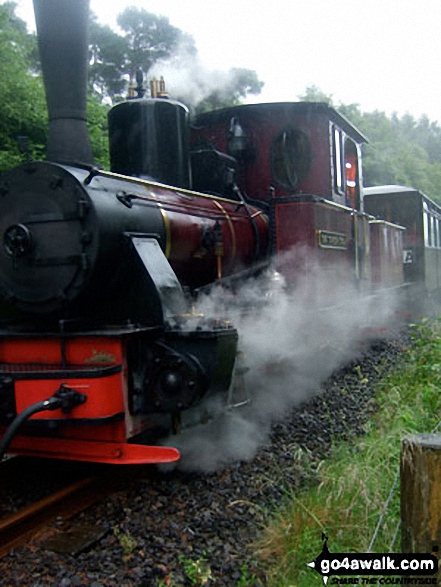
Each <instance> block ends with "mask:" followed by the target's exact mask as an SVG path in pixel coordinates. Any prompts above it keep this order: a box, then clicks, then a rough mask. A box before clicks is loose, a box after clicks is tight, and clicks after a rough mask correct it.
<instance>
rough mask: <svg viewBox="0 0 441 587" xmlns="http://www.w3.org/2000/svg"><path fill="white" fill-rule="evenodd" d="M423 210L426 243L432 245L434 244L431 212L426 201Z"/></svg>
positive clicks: (427, 245)
mask: <svg viewBox="0 0 441 587" xmlns="http://www.w3.org/2000/svg"><path fill="white" fill-rule="evenodd" d="M423 211H424V212H423V229H424V245H425V246H426V247H430V246H431V245H432V239H431V238H430V228H431V227H430V214H429V207H428V205H427V204H426V202H424V203H423Z"/></svg>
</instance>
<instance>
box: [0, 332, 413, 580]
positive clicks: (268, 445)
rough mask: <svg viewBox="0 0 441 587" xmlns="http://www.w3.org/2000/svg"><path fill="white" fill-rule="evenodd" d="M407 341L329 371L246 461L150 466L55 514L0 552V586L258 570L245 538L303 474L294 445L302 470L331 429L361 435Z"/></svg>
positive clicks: (228, 575) (318, 454) (322, 449)
mask: <svg viewBox="0 0 441 587" xmlns="http://www.w3.org/2000/svg"><path fill="white" fill-rule="evenodd" d="M406 342H407V341H406V338H405V335H402V336H398V337H396V338H395V339H394V340H389V341H385V342H380V343H376V344H375V345H373V346H372V347H371V348H370V349H369V350H368V351H365V352H364V353H363V355H362V356H361V357H360V358H359V359H358V360H357V361H354V362H352V363H351V364H350V365H349V366H347V367H345V368H344V369H341V370H340V371H339V372H338V373H335V374H334V375H333V376H332V377H331V378H329V379H328V380H327V382H326V383H325V385H324V390H323V392H322V393H321V394H320V395H319V396H316V397H315V398H314V399H312V400H311V401H309V402H307V403H304V404H303V405H302V406H300V407H297V408H296V409H294V410H293V411H292V413H290V414H289V415H288V416H286V417H285V418H284V419H283V420H282V421H279V422H278V423H275V424H273V426H272V428H271V432H270V434H269V436H268V437H267V438H266V440H265V441H264V444H263V445H262V446H261V447H260V448H259V450H258V451H257V453H256V455H255V456H254V458H253V459H252V460H250V461H248V462H235V463H232V464H229V465H226V466H224V467H222V468H221V469H220V470H217V471H215V472H210V473H204V472H194V471H180V470H173V471H170V472H163V471H158V470H156V469H154V468H149V469H148V472H149V474H148V475H144V476H143V478H134V479H132V480H127V481H126V482H125V485H124V486H123V488H122V490H121V491H120V492H118V493H116V494H114V495H112V496H111V497H110V498H107V499H106V500H105V501H103V502H102V503H100V504H98V505H96V506H94V507H92V508H89V510H87V511H85V512H83V513H82V514H80V515H79V516H77V517H76V518H75V519H74V520H71V521H69V522H62V521H60V520H59V521H58V522H56V523H55V524H54V527H53V528H50V529H48V530H47V531H45V532H43V533H42V534H40V535H39V536H38V537H37V538H36V539H35V540H33V541H32V542H31V543H30V544H28V545H27V546H26V547H21V548H19V549H17V550H15V551H12V552H11V553H10V554H9V555H8V556H6V557H5V558H4V559H3V560H2V561H0V585H5V586H8V587H9V586H11V587H12V586H16V585H17V586H22V587H23V586H26V587H27V586H29V587H46V586H48V585H56V586H60V587H70V586H75V585H78V586H86V585H87V586H91V587H107V586H108V587H113V586H118V587H125V586H127V587H129V586H130V587H131V586H133V587H135V586H136V587H154V586H155V585H172V586H175V585H176V586H177V585H191V584H204V583H203V577H204V576H205V578H206V579H207V582H206V583H205V584H207V585H216V586H217V585H219V586H224V585H226V586H235V585H238V584H240V581H241V578H243V577H244V576H247V575H248V577H250V576H253V575H254V576H255V577H260V576H261V575H260V573H259V568H258V562H257V561H255V560H254V559H253V554H252V548H251V547H250V545H252V543H253V541H254V540H256V538H257V537H258V536H259V532H260V530H261V528H262V525H263V524H264V523H265V520H266V519H267V516H268V514H269V512H270V511H271V508H274V506H276V505H277V504H280V503H281V500H282V499H283V496H284V492H285V490H286V488H287V487H289V488H290V489H293V488H294V489H295V488H296V487H298V486H299V485H300V484H301V483H302V482H304V481H305V475H304V471H303V469H302V466H301V460H299V458H298V455H299V447H302V448H304V449H307V450H306V451H304V452H303V454H304V455H305V454H306V455H308V457H307V458H308V459H310V460H311V463H312V466H310V467H308V475H310V474H311V470H314V463H318V462H319V461H320V460H321V459H323V458H326V456H327V455H328V454H329V450H330V447H331V443H332V442H335V438H338V439H347V438H349V437H351V436H353V435H359V434H363V431H364V426H365V423H366V421H367V419H368V418H369V417H370V416H371V415H372V413H373V411H374V410H375V398H374V397H373V384H374V383H375V382H376V381H378V379H379V378H381V376H382V375H383V374H384V373H385V372H387V370H388V369H389V367H390V366H391V365H393V364H395V362H396V361H397V360H398V358H399V356H400V354H401V353H402V352H403V348H404V347H405V344H406ZM69 532H70V533H69ZM75 532H76V533H77V534H79V535H80V539H79V540H78V541H77V543H75V540H74V537H75V536H74V535H75ZM88 532H89V533H90V535H88ZM66 537H67V538H68V539H69V538H70V539H71V542H70V543H69V540H68V541H67V546H66V543H64V546H63V542H62V540H61V539H62V538H66ZM60 544H61V546H60ZM69 544H70V545H69ZM245 569H246V570H245ZM192 573H193V574H196V575H197V576H198V577H199V581H200V582H199V583H196V582H193V583H192V582H191V576H192ZM208 578H210V579H209V580H208ZM256 584H259V583H257V582H256ZM262 584H264V583H262Z"/></svg>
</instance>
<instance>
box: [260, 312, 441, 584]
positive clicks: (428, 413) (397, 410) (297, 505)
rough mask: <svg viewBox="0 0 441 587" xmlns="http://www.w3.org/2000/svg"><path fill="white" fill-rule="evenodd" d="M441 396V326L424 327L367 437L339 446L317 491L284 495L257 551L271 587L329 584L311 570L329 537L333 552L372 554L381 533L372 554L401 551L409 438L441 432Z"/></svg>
mask: <svg viewBox="0 0 441 587" xmlns="http://www.w3.org/2000/svg"><path fill="white" fill-rule="evenodd" d="M440 389H441V322H440V321H439V320H438V321H428V320H424V321H423V322H422V323H421V324H420V325H418V326H415V327H414V328H413V336H412V344H411V345H410V347H409V349H408V352H407V353H406V354H405V356H404V357H403V360H402V362H401V363H400V365H398V366H397V367H396V369H395V370H394V372H393V373H390V374H389V375H387V376H386V377H385V378H384V379H383V380H382V381H381V383H380V384H379V385H378V386H377V398H378V400H377V401H378V406H379V409H378V413H377V415H376V416H375V417H374V418H372V419H371V420H370V422H369V423H368V424H367V427H366V434H365V435H364V436H363V437H360V438H358V439H356V440H355V441H351V442H350V443H346V444H343V445H342V444H341V443H337V442H336V443H335V448H334V450H333V454H332V455H331V458H329V459H327V460H326V461H323V462H322V463H320V465H319V467H318V475H317V474H316V475H315V478H316V482H315V483H314V485H313V486H311V487H306V488H304V489H303V490H302V491H301V492H300V493H299V492H298V490H296V491H295V492H294V491H293V490H292V489H291V488H290V487H289V486H286V487H285V488H284V489H285V501H284V503H283V504H282V506H281V508H279V509H278V511H277V513H275V514H274V515H273V516H272V520H271V522H270V523H269V525H268V527H267V528H266V529H265V530H264V532H263V536H262V538H261V540H260V541H259V543H258V544H256V545H255V548H256V556H258V557H259V558H260V560H261V562H262V567H263V569H264V573H265V575H266V579H267V580H266V584H267V585H268V586H269V587H297V586H300V587H309V586H311V587H314V586H318V585H322V584H323V583H322V580H321V577H320V576H319V575H318V574H317V573H316V572H314V571H313V570H311V569H310V568H309V567H307V563H308V562H310V561H312V560H314V559H315V558H316V557H317V556H318V554H319V553H320V551H321V548H322V544H323V542H322V533H324V534H326V535H327V536H328V538H329V540H328V546H329V550H330V551H331V552H336V553H337V552H341V553H344V552H353V553H365V552H368V549H369V547H370V545H371V541H372V538H373V537H374V534H377V533H378V535H377V536H376V539H375V542H374V544H373V545H372V549H371V550H372V552H379V553H384V552H399V551H400V532H399V521H400V504H399V479H398V469H399V460H400V447H401V438H402V437H403V435H405V434H409V433H426V432H431V431H432V430H433V429H434V428H435V427H436V426H437V425H438V423H439V421H440V419H441V393H440ZM305 461H306V459H305ZM281 478H282V475H281ZM281 482H282V483H283V481H281ZM394 488H395V489H394ZM380 519H381V520H382V523H381V526H380V527H379V528H378V529H377V524H378V522H379V521H380Z"/></svg>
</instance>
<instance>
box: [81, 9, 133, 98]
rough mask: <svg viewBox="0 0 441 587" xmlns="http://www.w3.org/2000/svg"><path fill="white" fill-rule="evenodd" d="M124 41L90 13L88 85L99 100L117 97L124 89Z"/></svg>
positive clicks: (125, 55) (125, 57)
mask: <svg viewBox="0 0 441 587" xmlns="http://www.w3.org/2000/svg"><path fill="white" fill-rule="evenodd" d="M126 60H127V43H126V40H125V39H124V38H123V37H121V36H120V35H118V34H117V33H115V32H114V31H113V30H112V29H111V28H110V27H109V26H105V25H101V24H99V22H98V21H97V19H96V16H95V15H94V14H93V13H91V19H90V23H89V85H90V88H91V90H92V92H94V93H95V94H96V95H97V96H98V97H99V98H101V100H104V99H105V98H110V99H113V100H116V101H117V100H118V99H119V98H120V97H121V96H122V94H123V93H124V91H125V90H126V86H127V80H126V79H124V77H123V75H122V74H123V73H124V71H125V69H126Z"/></svg>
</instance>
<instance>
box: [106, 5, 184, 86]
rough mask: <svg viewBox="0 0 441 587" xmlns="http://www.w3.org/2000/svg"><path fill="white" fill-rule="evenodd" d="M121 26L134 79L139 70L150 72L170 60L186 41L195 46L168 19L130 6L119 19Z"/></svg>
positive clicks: (130, 70) (127, 65)
mask: <svg viewBox="0 0 441 587" xmlns="http://www.w3.org/2000/svg"><path fill="white" fill-rule="evenodd" d="M117 22H118V25H119V26H120V27H121V29H122V30H123V31H124V32H125V36H124V40H125V42H126V52H127V53H126V59H127V63H126V72H127V73H128V74H129V76H130V79H133V78H134V77H135V73H136V71H137V70H138V69H141V70H142V71H144V72H147V71H148V70H149V69H150V68H151V67H152V65H153V64H154V63H155V62H156V61H158V59H164V58H165V57H169V56H170V55H171V54H172V52H173V51H175V50H177V48H178V46H179V44H180V43H182V42H183V41H184V40H185V43H186V46H187V47H188V46H191V45H192V46H193V47H194V42H193V39H192V38H191V37H190V36H189V35H187V34H185V33H183V32H182V31H181V30H180V29H178V28H176V27H174V26H173V25H171V24H170V22H169V20H168V18H166V17H165V16H157V15H156V14H152V13H150V12H147V11H146V10H144V8H136V7H135V6H129V7H128V8H126V9H125V10H124V12H122V13H121V14H120V15H119V16H118V18H117Z"/></svg>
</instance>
